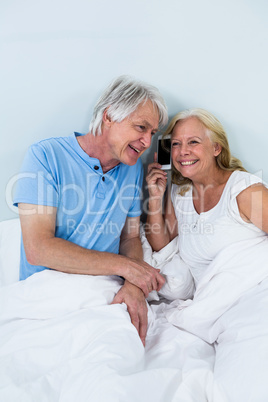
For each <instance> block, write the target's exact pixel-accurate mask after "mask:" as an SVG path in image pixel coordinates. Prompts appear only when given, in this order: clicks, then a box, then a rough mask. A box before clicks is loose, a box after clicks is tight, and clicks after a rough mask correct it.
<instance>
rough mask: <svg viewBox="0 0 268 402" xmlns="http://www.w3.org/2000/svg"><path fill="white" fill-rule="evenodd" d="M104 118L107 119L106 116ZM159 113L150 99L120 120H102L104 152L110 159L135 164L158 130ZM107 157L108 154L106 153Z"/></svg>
mask: <svg viewBox="0 0 268 402" xmlns="http://www.w3.org/2000/svg"><path fill="white" fill-rule="evenodd" d="M106 119H108V118H107V117H106ZM158 123H159V114H158V111H157V109H156V108H154V106H153V104H152V102H151V101H147V102H146V103H145V104H141V105H139V106H138V108H137V109H136V110H135V112H133V113H132V114H131V115H130V116H128V117H127V118H125V119H124V120H123V121H122V122H120V123H117V122H114V121H108V120H106V122H105V121H104V126H105V127H103V128H104V129H105V131H103V133H104V132H105V140H106V141H107V145H108V147H106V152H107V153H109V156H110V158H111V159H112V160H114V161H117V163H118V162H122V163H124V164H126V165H130V166H131V165H135V163H136V162H137V160H138V158H139V157H140V156H141V155H142V154H143V152H144V151H145V150H146V149H148V148H149V147H150V145H151V141H152V136H153V135H154V134H155V133H156V132H157V130H158ZM106 156H107V157H108V155H106Z"/></svg>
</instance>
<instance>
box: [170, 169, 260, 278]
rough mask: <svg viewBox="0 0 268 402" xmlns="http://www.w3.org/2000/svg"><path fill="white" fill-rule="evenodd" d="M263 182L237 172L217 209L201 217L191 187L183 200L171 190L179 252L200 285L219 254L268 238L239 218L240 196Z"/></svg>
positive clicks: (233, 175)
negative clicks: (238, 200)
mask: <svg viewBox="0 0 268 402" xmlns="http://www.w3.org/2000/svg"><path fill="white" fill-rule="evenodd" d="M256 183H262V180H261V179H260V178H258V177H256V176H254V175H251V174H250V173H247V172H240V171H237V170H236V171H234V172H233V173H232V174H231V176H230V177H229V179H228V181H227V183H226V185H225V188H224V190H223V193H222V195H221V198H220V200H219V202H218V204H217V205H215V207H213V208H212V209H210V210H209V211H207V212H202V213H201V214H198V213H197V212H196V210H195V208H194V204H193V198H192V187H191V188H190V189H189V190H188V192H187V193H186V194H185V195H184V196H181V195H179V194H178V191H179V187H178V186H177V185H176V184H173V185H172V188H171V199H172V202H173V206H174V210H175V214H176V217H177V221H178V233H179V239H178V240H179V251H180V255H181V257H182V259H183V260H184V261H185V262H186V263H187V264H188V265H189V266H190V269H191V273H192V275H193V277H194V280H195V282H196V283H198V282H199V281H200V279H201V277H202V276H203V274H204V271H205V270H206V268H207V267H208V265H209V263H210V262H211V261H212V260H213V259H214V258H215V256H216V255H217V253H218V252H219V251H220V250H222V249H223V248H224V247H226V246H228V245H231V244H233V243H234V242H238V241H241V240H247V239H255V238H256V237H260V236H266V233H265V232H263V231H262V230H260V229H258V228H257V227H256V226H255V225H253V224H252V223H246V222H245V221H244V220H243V219H242V218H241V216H240V213H239V210H238V205H237V201H236V197H237V195H238V194H239V193H240V192H241V191H243V190H245V189H246V188H247V187H249V186H251V185H253V184H256Z"/></svg>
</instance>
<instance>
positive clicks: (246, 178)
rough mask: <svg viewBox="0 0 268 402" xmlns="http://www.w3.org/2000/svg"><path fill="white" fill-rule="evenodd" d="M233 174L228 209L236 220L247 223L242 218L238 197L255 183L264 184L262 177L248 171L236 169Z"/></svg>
mask: <svg viewBox="0 0 268 402" xmlns="http://www.w3.org/2000/svg"><path fill="white" fill-rule="evenodd" d="M233 175H234V183H233V184H232V186H231V188H230V197H229V205H228V210H229V212H230V214H231V215H232V217H233V218H235V220H237V221H239V222H240V223H243V224H245V221H244V220H243V219H242V218H241V215H240V212H239V209H238V205H237V199H236V197H237V196H238V195H239V194H240V193H241V192H242V191H243V190H245V189H246V188H248V187H250V186H253V185H254V184H263V181H262V179H261V178H259V177H257V176H255V175H253V174H250V173H247V172H240V171H235V172H234V173H233Z"/></svg>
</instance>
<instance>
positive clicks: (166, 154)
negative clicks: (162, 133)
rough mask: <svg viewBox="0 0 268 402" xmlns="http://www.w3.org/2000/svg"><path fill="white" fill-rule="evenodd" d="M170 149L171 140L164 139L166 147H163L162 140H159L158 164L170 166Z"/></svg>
mask: <svg viewBox="0 0 268 402" xmlns="http://www.w3.org/2000/svg"><path fill="white" fill-rule="evenodd" d="M170 147H171V141H170V138H165V139H164V147H162V140H161V138H158V152H157V162H158V163H160V164H161V165H170ZM168 150H169V151H168Z"/></svg>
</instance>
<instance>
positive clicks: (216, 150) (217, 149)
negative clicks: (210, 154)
mask: <svg viewBox="0 0 268 402" xmlns="http://www.w3.org/2000/svg"><path fill="white" fill-rule="evenodd" d="M213 145H214V156H218V155H219V154H220V153H221V150H222V146H221V145H220V144H218V143H217V142H214V144H213Z"/></svg>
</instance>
